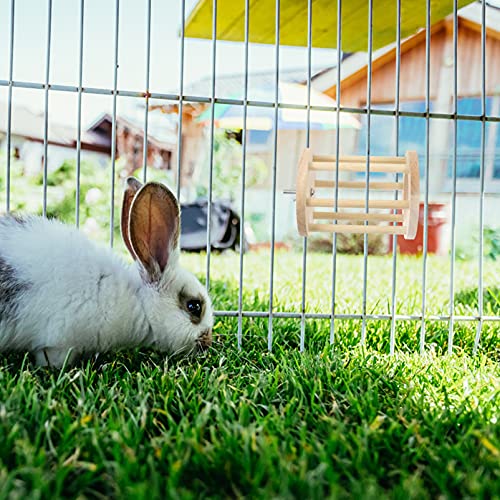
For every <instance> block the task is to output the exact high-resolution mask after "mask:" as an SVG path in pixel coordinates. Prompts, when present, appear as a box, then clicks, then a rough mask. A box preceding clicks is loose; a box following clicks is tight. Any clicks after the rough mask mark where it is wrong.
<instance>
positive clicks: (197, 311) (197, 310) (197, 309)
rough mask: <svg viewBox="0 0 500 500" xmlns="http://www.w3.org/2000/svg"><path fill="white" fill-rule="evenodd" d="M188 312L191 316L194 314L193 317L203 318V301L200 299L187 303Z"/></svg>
mask: <svg viewBox="0 0 500 500" xmlns="http://www.w3.org/2000/svg"><path fill="white" fill-rule="evenodd" d="M186 305H187V310H188V312H189V314H192V315H193V316H196V317H197V318H199V317H200V316H201V311H202V307H201V300H198V299H191V300H188V301H187V304H186Z"/></svg>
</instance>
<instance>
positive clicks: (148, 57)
mask: <svg viewBox="0 0 500 500" xmlns="http://www.w3.org/2000/svg"><path fill="white" fill-rule="evenodd" d="M147 5H148V8H147V14H146V16H147V17H146V19H147V29H146V82H145V83H146V93H145V95H144V98H145V102H144V141H143V145H142V169H143V170H142V180H143V182H144V183H145V182H146V181H147V176H148V128H149V99H150V97H151V94H150V93H149V80H150V73H151V0H148V4H147Z"/></svg>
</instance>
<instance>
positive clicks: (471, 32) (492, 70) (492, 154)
mask: <svg viewBox="0 0 500 500" xmlns="http://www.w3.org/2000/svg"><path fill="white" fill-rule="evenodd" d="M481 10H482V8H481V5H480V3H477V2H476V3H473V4H471V5H469V6H467V7H465V8H463V9H461V10H460V11H459V12H458V46H457V57H458V61H457V77H458V78H457V111H458V114H463V115H475V116H480V115H481V114H482V109H481V89H482V62H481V61H482V59H481ZM430 31H431V36H430V88H429V100H430V111H431V112H435V113H447V114H452V113H454V67H453V59H454V52H453V51H454V45H453V36H454V35H453V18H452V17H447V18H445V19H443V20H441V21H438V22H437V23H435V24H433V25H432V27H431V30H430ZM400 53H401V59H400V87H399V98H400V109H401V110H404V111H414V112H417V113H424V112H425V109H426V104H425V99H426V33H425V30H421V31H419V32H418V33H416V34H414V35H413V36H410V37H408V38H406V39H405V40H403V41H402V43H401V48H400ZM367 59H368V57H367V54H366V53H364V52H363V53H361V52H360V53H354V54H352V55H351V56H350V57H349V58H347V59H346V60H345V61H344V62H343V64H342V67H341V86H340V92H339V93H337V89H336V82H337V70H336V68H331V69H329V70H325V71H323V72H321V73H318V74H317V75H315V76H314V78H313V85H314V87H315V88H316V89H318V90H320V91H322V92H324V93H326V94H327V95H329V96H331V97H332V98H334V99H337V94H339V97H340V103H341V105H342V106H344V107H347V108H353V107H354V108H364V107H366V103H367V74H368V64H367ZM497 61H500V9H498V8H494V7H492V6H487V7H486V75H485V76H486V78H485V84H486V96H487V97H486V110H485V111H486V115H489V116H495V117H500V65H499V64H497ZM371 82H372V90H371V107H372V108H373V109H384V110H394V109H395V95H396V46H395V44H394V43H393V44H390V45H388V46H386V47H383V48H381V49H379V50H377V51H375V52H374V53H373V59H372V79H371ZM361 120H362V123H363V125H364V126H363V128H362V129H360V130H359V131H358V132H357V138H356V141H355V143H354V144H352V150H351V153H352V154H360V155H364V154H366V143H367V128H366V121H367V117H366V115H363V116H362V117H361ZM429 124H430V130H429V137H430V140H429V166H428V167H429V172H430V175H429V200H430V201H431V202H444V203H447V204H449V203H450V200H451V191H452V188H453V186H452V172H453V169H454V142H455V141H454V137H455V122H454V121H452V120H444V119H439V118H433V119H431V120H430V121H429ZM395 127H396V120H395V118H394V116H380V115H375V114H372V116H371V135H370V152H371V154H374V155H393V154H395V152H396V142H395V137H396V135H395ZM456 127H457V130H456V134H457V141H456V142H457V148H456V174H457V183H456V189H457V205H456V208H457V220H459V221H460V224H458V225H457V234H458V235H459V237H460V239H461V240H463V241H465V240H467V239H469V240H470V238H471V237H472V236H473V235H474V234H477V228H478V225H479V219H478V217H479V202H478V193H479V191H480V166H481V140H482V131H481V129H482V125H481V122H480V121H479V120H458V121H457V122H456ZM484 139H485V163H484V169H485V171H484V174H485V186H486V206H487V207H488V209H487V210H485V224H486V225H490V226H498V220H497V219H498V218H497V216H496V214H497V212H498V210H499V209H500V203H499V201H498V193H500V124H499V123H498V121H491V122H487V123H486V126H485V138H484ZM398 146H399V147H398V152H399V154H402V153H404V151H406V150H409V149H414V150H416V151H417V152H418V154H419V159H420V171H421V176H422V186H421V187H422V192H423V189H424V186H425V182H424V180H423V175H424V173H425V164H426V153H427V147H426V120H425V118H423V117H412V116H402V117H400V118H399V145H398ZM493 208H494V209H493Z"/></svg>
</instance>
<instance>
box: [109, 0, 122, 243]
mask: <svg viewBox="0 0 500 500" xmlns="http://www.w3.org/2000/svg"><path fill="white" fill-rule="evenodd" d="M119 29H120V0H115V37H114V38H115V47H114V49H115V50H114V53H115V58H114V63H113V64H114V67H113V111H112V113H111V121H112V124H111V202H110V207H109V212H110V213H109V223H110V228H109V246H110V247H111V248H113V243H114V237H115V231H114V229H115V173H116V106H117V93H116V90H117V88H118V50H119V39H118V35H119Z"/></svg>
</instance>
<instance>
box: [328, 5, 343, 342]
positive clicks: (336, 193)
mask: <svg viewBox="0 0 500 500" xmlns="http://www.w3.org/2000/svg"><path fill="white" fill-rule="evenodd" d="M341 64H342V0H337V68H336V69H337V95H336V101H337V102H336V104H337V109H336V110H335V118H336V120H337V128H336V130H335V190H334V210H335V212H338V211H339V157H340V127H339V126H338V124H339V123H340V95H341V82H342V80H341V73H340V66H341ZM333 223H334V224H337V223H338V221H337V220H334V221H333ZM336 293H337V233H333V242H332V301H331V315H332V316H331V320H330V344H334V342H335V298H336Z"/></svg>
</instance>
